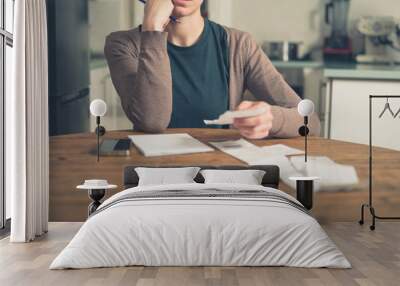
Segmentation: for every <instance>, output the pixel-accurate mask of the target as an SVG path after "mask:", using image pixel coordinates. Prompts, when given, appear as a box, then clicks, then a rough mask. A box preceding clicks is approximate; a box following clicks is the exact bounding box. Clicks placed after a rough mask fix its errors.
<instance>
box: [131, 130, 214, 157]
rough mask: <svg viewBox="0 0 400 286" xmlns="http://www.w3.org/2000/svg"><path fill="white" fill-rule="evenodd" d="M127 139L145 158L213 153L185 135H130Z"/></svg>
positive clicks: (202, 144)
mask: <svg viewBox="0 0 400 286" xmlns="http://www.w3.org/2000/svg"><path fill="white" fill-rule="evenodd" d="M129 139H131V140H132V142H133V144H135V146H136V147H137V148H138V149H139V151H140V152H141V153H142V154H143V155H144V156H146V157H152V156H166V155H179V154H190V153H202V152H212V151H214V149H213V148H211V147H209V146H208V145H206V144H204V143H202V142H200V141H199V140H197V139H195V138H193V137H192V136H190V135H189V134H186V133H181V134H154V135H153V134H152V135H131V136H129Z"/></svg>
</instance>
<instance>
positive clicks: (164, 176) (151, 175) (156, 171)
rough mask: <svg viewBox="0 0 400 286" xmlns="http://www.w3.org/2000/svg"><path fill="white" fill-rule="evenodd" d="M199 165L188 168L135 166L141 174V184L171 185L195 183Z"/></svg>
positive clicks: (139, 174)
mask: <svg viewBox="0 0 400 286" xmlns="http://www.w3.org/2000/svg"><path fill="white" fill-rule="evenodd" d="M199 170H200V168H198V167H187V168H144V167H138V168H135V171H136V173H137V174H138V176H139V184H138V185H139V186H150V185H171V184H188V183H195V181H194V180H193V179H194V178H195V177H196V176H197V174H198V173H199Z"/></svg>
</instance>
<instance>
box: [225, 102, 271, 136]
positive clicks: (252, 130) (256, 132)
mask: <svg viewBox="0 0 400 286" xmlns="http://www.w3.org/2000/svg"><path fill="white" fill-rule="evenodd" d="M259 108H263V109H265V112H264V113H263V114H261V115H259V116H254V117H247V118H235V120H234V122H233V126H234V127H235V128H237V129H239V131H240V134H241V135H242V136H243V137H246V138H249V139H262V138H265V137H267V136H268V135H269V132H270V130H271V128H272V120H273V119H274V117H273V116H272V112H271V106H270V105H269V104H268V103H266V102H264V101H243V102H242V103H241V104H239V106H238V107H237V110H246V109H259Z"/></svg>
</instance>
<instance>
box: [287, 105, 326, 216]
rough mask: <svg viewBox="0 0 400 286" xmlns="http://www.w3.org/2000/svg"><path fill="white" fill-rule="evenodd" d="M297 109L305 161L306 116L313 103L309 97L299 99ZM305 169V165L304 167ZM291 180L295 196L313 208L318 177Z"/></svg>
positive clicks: (308, 114) (312, 108)
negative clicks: (294, 182) (301, 120)
mask: <svg viewBox="0 0 400 286" xmlns="http://www.w3.org/2000/svg"><path fill="white" fill-rule="evenodd" d="M297 111H298V112H299V114H300V115H301V116H303V117H304V125H303V126H301V127H300V128H299V134H300V135H301V136H303V137H304V161H305V163H307V156H308V150H307V149H308V146H307V136H308V134H309V133H310V129H308V117H309V116H311V115H312V114H313V113H314V103H313V102H312V101H311V100H309V99H304V100H302V101H300V103H299V105H298V106H297ZM305 170H307V167H306V168H305ZM289 179H290V180H292V181H296V198H297V200H298V201H299V202H301V203H302V204H303V206H304V207H305V208H306V209H308V210H311V209H312V208H313V194H314V181H315V180H318V179H319V178H318V177H290V178H289Z"/></svg>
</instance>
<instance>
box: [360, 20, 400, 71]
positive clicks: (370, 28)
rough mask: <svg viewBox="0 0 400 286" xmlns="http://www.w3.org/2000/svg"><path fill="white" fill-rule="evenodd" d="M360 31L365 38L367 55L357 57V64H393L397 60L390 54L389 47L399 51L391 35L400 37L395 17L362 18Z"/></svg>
mask: <svg viewBox="0 0 400 286" xmlns="http://www.w3.org/2000/svg"><path fill="white" fill-rule="evenodd" d="M357 28H358V30H359V31H360V33H361V34H363V35H364V36H365V53H364V54H362V55H358V56H357V62H359V63H368V64H392V63H394V62H395V59H394V58H393V57H392V56H391V55H390V54H389V53H388V49H387V48H388V47H391V48H392V49H394V50H399V48H398V47H397V46H396V45H395V43H394V42H393V40H391V39H390V36H391V35H395V33H396V32H397V35H398V36H400V29H399V27H398V26H397V24H396V21H395V19H394V18H393V17H372V16H364V17H361V18H360V20H359V21H358V25H357Z"/></svg>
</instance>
